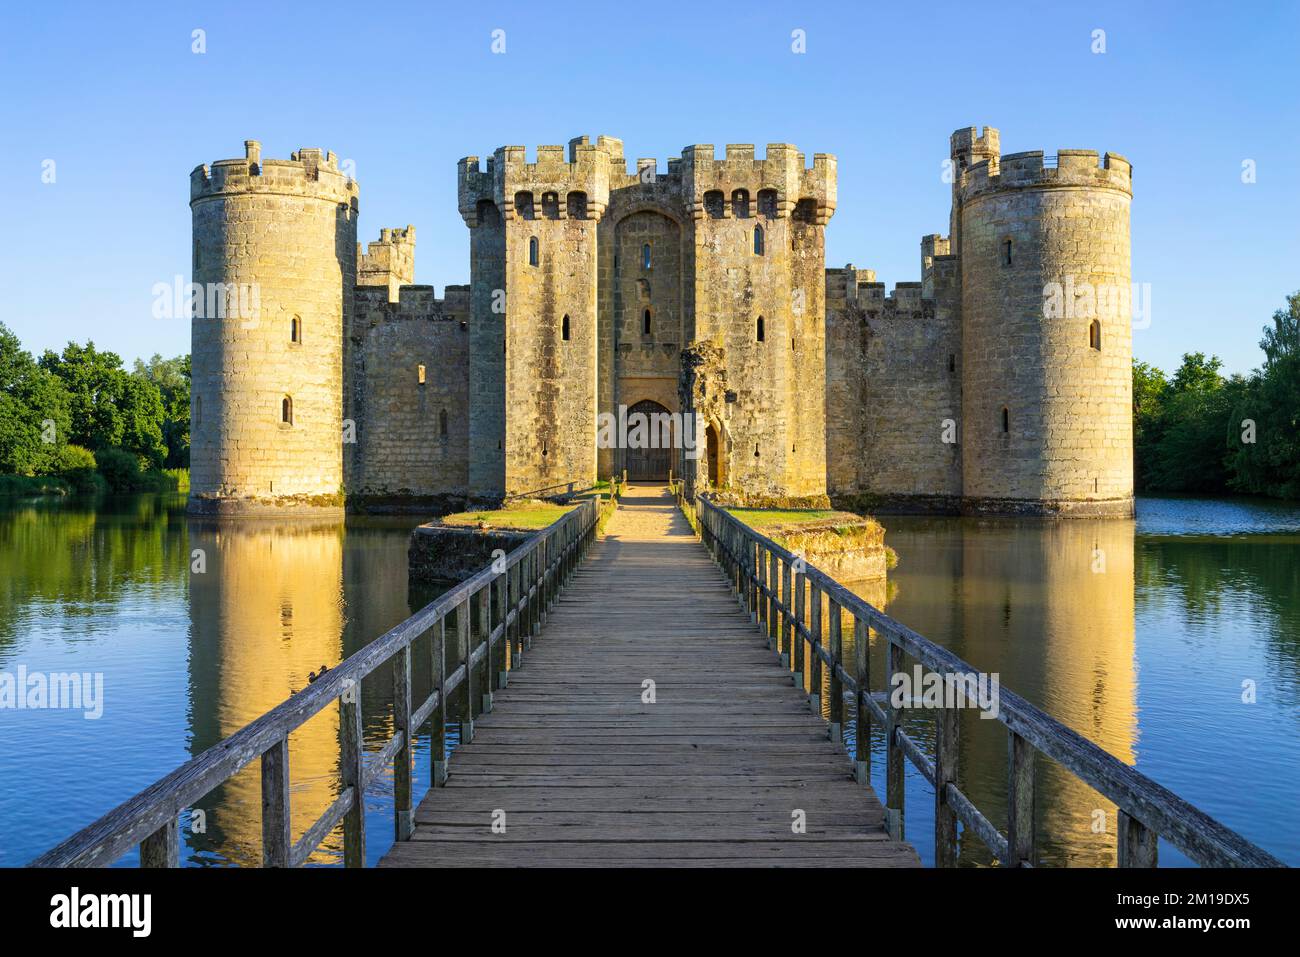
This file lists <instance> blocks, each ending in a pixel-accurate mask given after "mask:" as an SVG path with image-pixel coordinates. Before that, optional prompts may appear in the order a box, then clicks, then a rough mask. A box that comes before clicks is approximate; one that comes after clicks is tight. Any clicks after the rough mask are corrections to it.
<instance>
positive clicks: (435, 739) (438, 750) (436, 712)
mask: <svg viewBox="0 0 1300 957" xmlns="http://www.w3.org/2000/svg"><path fill="white" fill-rule="evenodd" d="M432 638H433V644H432V647H431V648H430V649H429V659H430V663H431V665H432V671H433V673H432V675H431V676H430V682H431V683H430V687H432V688H435V689H437V692H438V704H437V707H435V708H434V709H433V714H432V715H430V716H429V786H430V787H435V788H440V787H442V786H444V785H445V784H446V783H447V687H446V685H447V619H446V617H445V616H444V617H442V618H439V619H438V623H437V624H436V625H434V626H433V635H432Z"/></svg>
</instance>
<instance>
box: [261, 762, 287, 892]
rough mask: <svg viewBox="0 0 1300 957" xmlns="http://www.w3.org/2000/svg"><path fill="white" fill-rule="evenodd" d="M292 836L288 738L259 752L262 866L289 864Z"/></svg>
mask: <svg viewBox="0 0 1300 957" xmlns="http://www.w3.org/2000/svg"><path fill="white" fill-rule="evenodd" d="M292 846H293V836H292V834H291V833H290V830H289V739H288V738H281V739H280V740H279V741H277V742H276V743H275V744H273V745H271V746H270V747H269V748H267V749H266V750H265V751H263V752H262V866H263V867H288V866H289V849H290V848H291V847H292Z"/></svg>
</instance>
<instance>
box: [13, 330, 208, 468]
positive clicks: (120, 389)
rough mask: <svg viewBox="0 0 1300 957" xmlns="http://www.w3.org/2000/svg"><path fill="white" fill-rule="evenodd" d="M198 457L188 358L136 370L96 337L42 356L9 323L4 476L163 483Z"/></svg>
mask: <svg viewBox="0 0 1300 957" xmlns="http://www.w3.org/2000/svg"><path fill="white" fill-rule="evenodd" d="M189 458H190V357H189V356H178V357H176V358H174V359H164V358H163V357H162V356H159V355H155V356H154V357H153V358H152V359H150V360H149V361H148V362H141V361H140V360H138V359H137V360H136V362H135V368H134V369H131V370H128V369H126V368H124V366H123V364H122V359H121V357H120V356H118V355H117V354H116V353H113V352H103V351H100V350H98V349H96V348H95V344H94V343H93V342H87V343H86V344H85V345H84V346H83V345H79V344H77V343H75V342H69V343H68V344H67V346H65V347H64V349H63V351H62V352H54V351H52V350H46V352H45V354H44V355H42V356H41V357H40V358H39V359H37V358H34V357H33V356H32V355H31V353H29V352H27V351H26V350H24V349H23V348H22V343H21V342H19V340H18V337H17V336H16V335H14V334H13V332H11V331H10V330H9V329H8V328H7V327H5V326H4V325H3V324H2V323H0V476H17V477H31V478H33V479H40V478H43V477H53V478H61V479H64V480H66V481H67V482H68V483H69V484H70V485H71V486H72V487H73V488H75V489H77V490H79V491H91V490H93V489H97V488H105V487H107V488H110V489H113V490H115V491H130V490H134V489H141V488H164V487H167V485H168V484H169V483H168V480H166V479H165V478H164V470H183V469H186V468H188V467H189ZM8 484H9V486H10V487H14V488H19V489H34V490H41V489H46V488H50V489H52V490H57V486H51V485H47V484H45V483H40V482H28V483H23V482H21V481H18V482H15V481H11V482H10V483H8ZM173 484H174V480H173Z"/></svg>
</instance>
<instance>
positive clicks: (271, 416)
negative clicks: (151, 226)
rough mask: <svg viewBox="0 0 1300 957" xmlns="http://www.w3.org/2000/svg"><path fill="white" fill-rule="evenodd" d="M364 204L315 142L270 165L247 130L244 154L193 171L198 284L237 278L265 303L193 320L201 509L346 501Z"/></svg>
mask: <svg viewBox="0 0 1300 957" xmlns="http://www.w3.org/2000/svg"><path fill="white" fill-rule="evenodd" d="M357 206H358V203H357V185H356V183H355V182H353V181H352V180H351V179H349V178H348V177H346V176H345V175H343V174H342V173H341V172H340V171H339V169H338V163H337V161H336V159H335V157H334V154H333V153H329V154H322V152H321V151H320V150H317V149H302V150H299V151H298V152H297V153H295V154H294V155H293V158H292V159H290V160H287V161H286V160H267V161H265V162H263V161H262V159H261V148H260V146H259V145H258V144H257V143H256V142H255V141H251V140H250V141H248V143H247V144H246V156H245V157H244V158H242V159H232V160H219V161H217V162H216V163H213V164H212V165H211V167H208V166H200V167H198V168H196V169H195V170H194V171H193V173H191V174H190V207H191V210H192V213H193V230H194V232H193V235H194V251H193V276H194V282H195V283H197V284H199V285H200V287H201V288H203V289H205V290H207V289H210V288H212V287H211V285H210V284H214V283H219V284H234V288H235V289H236V293H235V295H236V297H238V295H239V292H238V290H239V289H241V288H242V289H243V290H245V293H246V298H248V299H249V300H250V304H251V299H252V296H251V295H250V294H249V293H250V292H251V291H255V292H256V301H257V307H258V308H257V310H256V314H255V315H254V314H253V312H252V310H247V311H246V312H245V314H244V315H242V316H241V315H238V313H239V309H238V307H236V308H233V309H229V310H227V318H224V319H223V318H215V317H196V318H195V319H194V320H193V322H192V323H191V354H192V356H193V384H192V389H191V407H190V418H191V448H190V489H191V491H190V502H191V507H192V508H194V509H196V510H209V511H235V512H237V511H255V510H258V509H259V508H261V507H293V506H300V507H308V508H313V507H329V508H339V507H341V505H342V491H343V452H342V436H341V421H342V403H343V390H342V379H343V376H342V366H343V330H344V326H345V324H347V323H348V321H349V319H350V314H351V311H352V289H353V287H354V286H355V284H356V249H357V245H356V244H357V233H356V217H357ZM295 319H296V320H297V322H298V328H299V330H300V333H299V335H298V337H297V341H295V340H294V336H293V332H292V330H293V324H294V321H295ZM286 399H288V400H290V403H291V405H290V407H289V409H288V410H286V409H285V406H284V400H286Z"/></svg>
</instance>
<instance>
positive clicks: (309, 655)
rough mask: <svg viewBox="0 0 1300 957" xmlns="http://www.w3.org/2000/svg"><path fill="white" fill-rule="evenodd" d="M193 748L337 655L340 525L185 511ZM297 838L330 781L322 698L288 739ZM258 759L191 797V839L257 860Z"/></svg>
mask: <svg viewBox="0 0 1300 957" xmlns="http://www.w3.org/2000/svg"><path fill="white" fill-rule="evenodd" d="M189 543H190V549H191V551H193V550H194V549H202V550H203V552H204V560H205V561H206V566H207V567H206V571H204V572H203V573H194V572H192V573H191V575H190V615H191V621H192V634H191V641H190V709H191V710H190V722H191V729H192V741H191V745H190V749H191V752H192V753H193V754H198V753H200V752H201V751H203V750H205V749H206V748H209V747H211V746H212V745H213V744H216V743H217V742H218V741H220V740H221V739H223V738H225V737H227V736H228V735H230V734H233V733H234V732H235V731H238V730H239V729H240V728H241V727H243V726H244V725H245V724H247V723H249V722H250V721H252V720H254V719H255V718H257V717H259V716H260V715H262V714H263V713H265V712H267V711H269V710H270V709H271V708H274V707H275V706H276V705H278V704H280V703H281V702H283V701H284V700H285V699H286V698H288V697H289V696H290V695H291V694H292V693H293V692H294V691H295V690H301V689H303V688H305V687H306V686H307V684H308V679H307V676H308V674H309V673H310V672H312V671H316V670H317V669H319V667H320V666H321V665H322V664H324V665H329V666H331V667H333V666H334V665H336V664H338V662H339V661H340V660H341V659H342V657H343V654H342V635H343V588H342V576H343V525H342V523H339V522H335V523H305V522H303V523H292V522H272V521H263V520H242V521H241V520H235V521H226V522H220V523H218V522H210V521H209V522H197V521H195V522H191V523H190V526H189ZM289 750H290V754H289V768H290V780H291V783H292V791H291V797H290V803H291V809H292V829H293V834H294V837H295V838H297V837H298V836H300V835H301V834H302V832H303V831H304V830H305V829H306V828H307V827H308V826H310V825H311V824H312V823H313V822H314V821H315V820H316V819H317V818H318V817H319V816H320V814H321V813H322V812H323V811H324V809H325V808H326V807H328V805H329V803H330V801H332V800H333V798H334V796H335V794H336V791H337V768H338V713H337V710H336V709H335V708H333V707H329V708H326V709H325V710H324V711H322V712H320V713H319V714H318V715H316V716H315V717H313V718H312V719H311V720H310V721H308V722H307V723H306V724H305V725H303V726H302V727H301V728H299V729H298V730H297V731H296V732H295V733H294V734H293V735H291V736H290V739H289ZM260 802H261V785H260V777H259V770H258V762H256V761H255V762H253V764H252V765H250V766H249V767H248V768H246V769H245V770H244V771H242V772H241V773H240V774H239V775H237V776H236V777H235V778H233V779H232V780H231V781H229V782H228V783H227V784H226V785H224V786H223V787H221V788H219V789H218V790H216V791H214V792H213V794H212V795H210V796H209V798H208V799H207V800H205V801H203V802H200V806H201V807H203V808H204V809H205V810H206V812H207V816H208V821H207V825H208V832H207V835H206V837H197V838H195V839H193V840H194V846H195V848H196V849H200V850H207V849H209V848H212V849H219V851H220V855H221V857H222V858H224V859H227V860H232V861H234V862H236V863H239V864H241V865H255V864H257V863H259V862H260V860H261V817H260Z"/></svg>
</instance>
